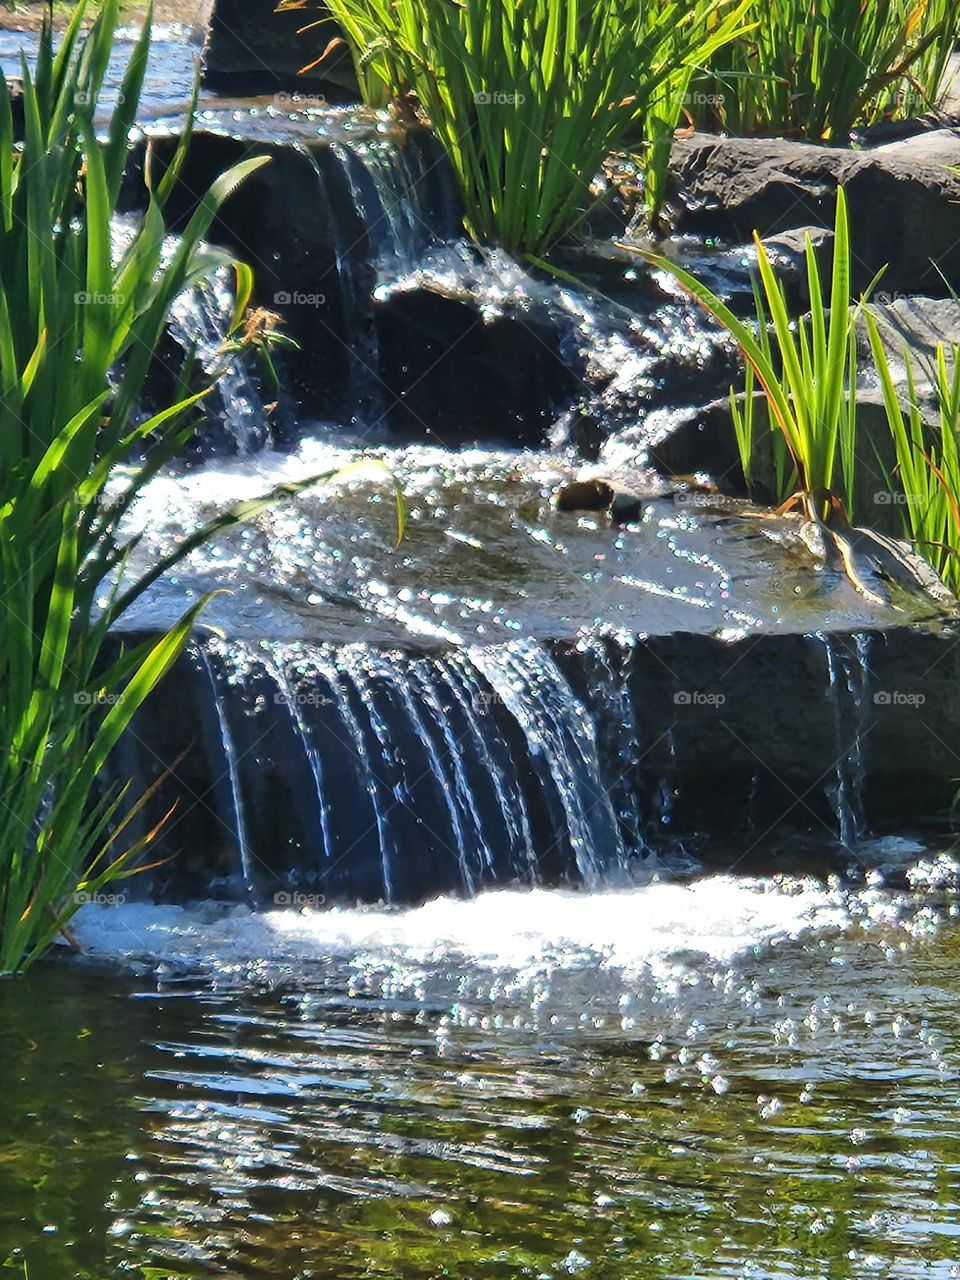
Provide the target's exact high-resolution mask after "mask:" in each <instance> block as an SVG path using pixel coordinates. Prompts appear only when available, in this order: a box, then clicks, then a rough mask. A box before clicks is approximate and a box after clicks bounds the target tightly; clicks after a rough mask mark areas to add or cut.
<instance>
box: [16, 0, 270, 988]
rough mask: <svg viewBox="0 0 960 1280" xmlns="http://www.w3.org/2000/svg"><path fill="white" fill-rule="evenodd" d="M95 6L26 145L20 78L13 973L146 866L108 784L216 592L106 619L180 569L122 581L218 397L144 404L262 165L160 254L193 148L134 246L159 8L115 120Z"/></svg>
mask: <svg viewBox="0 0 960 1280" xmlns="http://www.w3.org/2000/svg"><path fill="white" fill-rule="evenodd" d="M89 7H90V6H89V5H88V3H87V0H80V3H78V4H77V5H76V7H75V9H74V11H73V15H72V18H71V21H70V24H69V26H68V28H67V30H66V31H65V32H64V33H63V35H62V38H61V39H60V43H59V47H58V49H57V51H56V52H54V48H53V39H52V33H51V28H50V24H49V21H48V22H47V25H46V26H45V27H44V29H43V32H42V34H41V37H40V45H39V52H38V57H37V60H36V68H35V70H34V71H31V70H30V68H29V66H28V65H27V62H26V60H25V59H24V62H23V68H22V76H23V118H24V137H23V141H22V144H19V145H18V144H17V143H16V142H15V139H14V126H13V112H12V107H11V95H10V92H9V89H8V87H7V84H6V82H5V81H3V79H2V77H0V609H2V625H0V723H2V724H3V734H4V737H3V748H2V750H0V806H2V819H3V820H2V823H0V973H2V974H8V973H11V972H15V971H17V970H19V969H23V968H26V967H27V966H29V965H30V964H31V963H32V962H33V961H34V960H35V959H36V958H37V957H38V956H39V955H40V954H42V952H43V951H44V949H45V948H46V947H47V946H48V945H49V944H50V943H51V942H52V941H53V940H54V939H55V938H56V936H57V935H58V933H59V932H60V931H61V930H62V929H63V928H64V926H65V925H66V923H67V921H68V919H69V918H70V916H71V915H72V913H73V911H74V910H75V909H76V906H77V904H78V902H79V901H81V900H82V897H83V896H84V895H85V894H90V893H95V892H97V891H98V890H99V889H100V888H101V887H102V886H104V885H105V884H107V883H108V882H109V881H110V880H112V879H115V878H116V877H118V876H123V875H125V874H128V873H129V872H130V871H131V869H132V867H133V862H134V859H135V858H136V857H137V856H138V855H139V854H140V852H141V849H142V845H133V846H131V847H124V845H123V827H124V823H123V821H122V820H121V819H120V818H119V816H118V815H119V813H120V808H119V805H120V799H121V797H120V796H118V795H112V796H106V797H103V796H99V793H98V787H97V778H98V775H99V774H100V772H101V770H102V768H103V765H104V763H105V761H106V759H107V756H108V755H109V753H110V751H111V750H112V748H113V747H114V745H115V744H116V742H117V740H118V739H119V737H120V735H121V733H122V732H123V731H124V729H125V728H126V727H127V725H128V724H129V722H130V720H131V717H132V716H133V714H134V713H135V711H136V710H137V708H138V707H140V706H141V705H142V704H143V702H144V699H145V698H146V697H147V696H148V694H149V693H150V692H151V691H152V690H153V689H154V688H155V686H156V685H157V683H158V681H159V680H160V679H161V678H162V677H163V675H164V674H165V673H166V672H167V671H168V670H169V668H170V666H171V665H172V663H173V662H174V661H175V659H176V658H177V656H178V654H179V653H180V651H181V649H182V648H183V646H184V644H185V643H186V640H187V638H188V636H189V633H190V629H191V624H192V621H193V617H194V614H195V612H196V610H194V611H192V612H191V613H190V614H188V615H187V616H186V617H184V618H183V619H182V621H181V622H180V623H179V624H178V625H177V626H175V627H174V628H173V629H172V630H171V631H169V632H168V633H167V634H166V635H164V636H162V637H161V638H159V639H157V640H155V641H151V642H149V643H146V644H141V645H139V646H136V647H134V648H131V649H128V650H126V651H123V652H120V654H119V656H118V655H117V654H116V653H113V656H112V657H110V656H108V652H107V650H106V648H105V642H106V639H107V633H108V630H109V629H110V627H111V626H112V625H113V624H114V623H115V622H116V621H117V620H118V619H119V618H120V617H121V616H122V615H123V613H124V612H125V610H127V609H128V608H129V607H130V605H131V604H132V603H133V602H134V600H135V599H136V598H137V597H138V595H139V594H140V593H141V592H142V591H143V590H144V589H145V587H146V586H147V585H149V583H150V582H151V581H153V580H154V579H155V578H156V576H157V575H158V574H159V573H160V572H162V570H163V568H164V565H163V564H160V565H157V566H155V567H154V569H152V570H151V571H150V572H149V573H148V574H147V575H146V576H145V577H144V578H143V579H141V580H140V581H138V582H137V581H133V582H127V583H125V585H124V587H123V588H121V587H119V586H118V585H117V583H118V580H119V578H120V576H121V575H122V571H123V568H124V565H125V562H126V552H127V549H128V548H126V547H125V546H124V544H123V541H122V539H121V537H120V535H119V533H118V526H119V522H120V520H121V519H122V517H123V515H124V513H125V512H126V511H127V509H128V508H129V506H130V503H131V502H132V501H133V499H134V498H135V497H136V495H137V493H138V492H139V491H140V490H141V489H142V487H143V486H144V484H145V483H146V482H147V481H148V480H149V479H150V478H151V476H152V475H154V474H155V473H156V471H157V470H158V469H159V468H160V467H161V466H162V465H163V463H164V462H165V461H166V460H167V459H169V458H170V457H171V456H172V455H173V454H174V453H175V452H176V450H177V449H178V448H179V446H180V445H181V443H182V442H183V441H184V440H185V439H186V438H187V436H188V434H189V433H190V431H191V430H192V429H193V427H194V420H193V417H192V415H191V413H190V410H191V408H192V406H193V405H194V404H195V402H196V401H197V399H198V398H199V397H198V396H196V395H194V396H192V397H184V398H182V399H180V401H179V402H178V403H176V404H174V405H172V406H171V407H169V408H167V409H165V410H164V411H163V412H161V413H159V414H157V415H155V416H154V417H152V418H150V419H149V420H143V419H142V417H141V416H139V415H138V411H137V406H138V402H139V400H140V392H141V390H142V388H143V385H144V381H145V378H146V376H147V372H148V369H149V367H150V364H151V361H152V359H153V355H154V352H155V350H156V348H157V346H158V343H159V341H160V338H161V336H162V333H163V331H164V326H165V323H166V320H167V317H168V313H169V310H170V306H171V304H172V302H173V301H174V299H175V298H176V297H177V295H178V294H179V293H180V292H181V291H182V290H183V289H184V288H186V287H188V286H189V285H190V284H191V283H193V282H195V281H196V280H197V279H198V278H199V277H200V276H201V275H203V274H205V273H206V272H207V271H208V270H209V268H210V265H211V259H210V255H209V254H207V253H206V252H205V251H203V250H202V248H201V246H200V241H201V239H202V237H203V236H204V234H205V233H206V231H207V229H208V228H209V226H210V223H211V221H212V219H213V217H214V216H215V214H216V211H217V208H218V206H219V205H220V203H221V202H222V201H223V200H224V199H225V197H226V196H227V195H228V194H229V193H230V192H231V191H232V190H233V189H234V188H235V187H236V185H237V184H238V183H239V182H240V181H241V180H242V179H243V178H244V176H245V175H246V174H248V173H249V172H250V171H251V170H252V169H253V168H254V167H256V166H257V164H259V163H260V162H259V161H249V162H247V163H245V164H243V165H241V166H239V167H237V168H235V169H233V170H232V171H231V172H229V173H227V174H225V175H224V176H222V177H220V178H218V179H217V181H216V182H214V184H213V186H212V187H211V188H210V190H209V191H208V192H207V194H206V195H205V196H204V197H203V199H202V200H201V201H200V202H199V205H198V207H197V210H196V213H195V214H194V216H193V218H192V220H191V222H190V224H189V226H188V228H187V230H186V232H185V233H184V235H183V237H182V239H181V241H180V242H179V245H178V247H177V248H176V250H175V251H174V252H173V254H172V256H171V257H169V259H168V260H165V262H164V266H163V269H162V270H161V269H160V268H161V254H162V251H163V246H164V241H165V238H166V228H165V225H164V217H163V211H162V210H163V204H164V200H165V198H166V196H167V195H168V193H169V191H170V189H171V187H172V185H173V182H174V181H175V179H176V173H177V170H178V167H179V164H180V163H181V162H182V155H183V152H182V150H181V152H180V153H179V155H178V157H177V159H176V160H175V161H174V163H173V165H172V167H171V169H169V170H168V171H167V173H166V175H165V176H164V179H163V181H162V182H160V183H159V184H157V185H155V186H152V189H151V190H150V192H149V203H148V206H147V210H146V212H145V214H144V215H143V219H142V222H141V224H140V226H139V228H138V230H137V233H136V235H135V236H134V238H133V240H132V243H130V245H129V247H128V248H127V250H126V252H125V253H124V254H123V255H122V257H121V258H120V260H119V261H116V260H115V258H114V254H113V249H112V243H111V226H112V220H113V215H114V213H115V211H116V209H117V205H118V199H119V194H120V187H121V181H122V178H123V173H124V168H125V165H126V161H127V152H128V145H129V144H128V135H129V133H130V129H131V126H132V124H133V121H134V119H135V114H136V109H137V103H138V100H139V97H140V93H141V88H142V84H143V78H144V73H145V70H146V63H147V53H148V47H149V29H150V16H149V14H148V17H147V21H146V24H145V26H144V30H143V34H142V36H141V37H140V39H139V41H138V43H137V44H136V47H135V49H134V51H133V53H132V55H131V58H130V62H129V65H128V68H127V71H126V75H125V81H124V84H123V86H122V93H121V95H120V99H119V102H120V105H118V106H117V107H116V108H115V110H114V113H113V115H112V118H110V119H109V120H107V121H106V123H105V132H101V134H100V136H98V134H97V132H96V131H95V128H94V113H95V111H96V109H97V102H98V99H99V96H100V91H101V88H102V84H103V79H104V75H105V72H106V67H107V62H108V58H109V56H110V52H111V45H112V39H113V32H114V29H115V28H116V26H117V25H118V11H119V0H103V3H102V5H101V6H99V16H98V18H97V20H96V22H95V23H94V25H93V26H92V28H90V29H89V31H88V33H87V34H86V35H84V34H83V33H84V23H85V19H86V18H87V11H88V9H89ZM147 437H150V440H151V447H150V450H149V452H148V453H147V455H146V456H147V458H148V460H147V461H144V460H143V459H144V453H143V449H142V445H143V444H144V442H145V441H146V439H147ZM121 464H123V468H124V470H123V475H124V476H125V479H124V480H123V482H122V485H121V487H120V488H119V489H117V488H116V487H115V486H116V472H117V468H118V467H119V466H120V465H121ZM111 477H114V485H112V486H111V487H110V488H109V489H108V482H109V481H110V480H111ZM198 536H199V535H197V536H195V537H193V538H190V539H188V540H187V543H186V544H185V548H186V549H189V547H192V546H194V545H196V541H197V537H198ZM183 549H184V548H181V551H182V550H183ZM175 554H176V555H179V554H180V552H178V553H175Z"/></svg>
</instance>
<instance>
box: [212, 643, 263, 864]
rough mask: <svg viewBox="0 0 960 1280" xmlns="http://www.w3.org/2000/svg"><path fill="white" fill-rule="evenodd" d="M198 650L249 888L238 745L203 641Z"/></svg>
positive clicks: (248, 862)
mask: <svg viewBox="0 0 960 1280" xmlns="http://www.w3.org/2000/svg"><path fill="white" fill-rule="evenodd" d="M199 653H200V662H201V665H202V666H203V669H204V671H205V672H206V673H207V678H208V679H209V681H210V689H211V692H212V694H213V706H214V710H215V711H216V715H217V725H218V727H219V729H220V742H221V744H222V746H223V758H224V761H225V763H226V766H227V779H228V782H229V784H230V799H231V803H232V806H233V812H232V814H231V825H232V827H233V831H234V834H235V836H236V840H237V848H238V850H239V852H240V868H241V871H242V872H243V882H244V885H245V886H246V887H247V888H248V889H249V887H250V886H251V885H252V884H253V880H252V878H251V874H250V873H251V858H250V845H249V840H248V837H247V823H246V819H245V817H244V810H243V793H242V791H241V788H240V771H239V768H238V760H237V748H236V744H235V742H234V740H233V734H232V733H231V732H230V725H229V723H228V721H227V713H226V708H225V707H224V703H223V699H222V698H221V696H220V689H219V686H218V684H217V677H216V673H215V672H214V669H213V664H212V663H211V661H210V655H209V653H208V652H207V650H206V649H205V648H204V647H203V646H202V645H201V646H199Z"/></svg>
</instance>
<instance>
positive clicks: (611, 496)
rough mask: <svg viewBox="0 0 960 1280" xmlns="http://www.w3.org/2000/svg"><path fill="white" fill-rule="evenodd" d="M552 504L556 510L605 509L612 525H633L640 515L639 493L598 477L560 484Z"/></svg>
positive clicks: (641, 513)
mask: <svg viewBox="0 0 960 1280" xmlns="http://www.w3.org/2000/svg"><path fill="white" fill-rule="evenodd" d="M556 504H557V510H558V511H606V512H608V513H609V516H610V519H611V520H612V521H613V523H614V524H634V523H635V522H636V521H638V520H640V519H641V518H642V516H643V500H642V499H641V498H640V496H639V494H636V493H633V492H632V491H631V490H629V489H623V488H620V487H619V486H617V485H614V484H611V483H610V481H609V480H603V479H601V478H600V477H599V476H596V477H593V478H592V479H589V480H571V481H569V482H568V483H567V484H564V485H561V487H560V489H559V490H558V491H557V497H556Z"/></svg>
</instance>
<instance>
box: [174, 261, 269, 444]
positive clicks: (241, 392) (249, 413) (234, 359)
mask: <svg viewBox="0 0 960 1280" xmlns="http://www.w3.org/2000/svg"><path fill="white" fill-rule="evenodd" d="M234 305H235V294H234V288H233V273H232V272H231V271H230V269H229V268H228V267H217V268H215V269H214V271H213V272H211V274H210V275H208V276H207V277H206V278H205V279H203V280H201V281H199V282H198V283H197V284H195V285H194V286H193V288H191V289H188V290H187V291H186V292H185V293H182V294H181V295H180V297H179V298H178V299H177V300H176V302H175V303H174V306H173V310H172V313H171V324H170V332H171V334H172V335H173V337H174V338H175V339H176V341H177V342H178V343H179V344H180V346H181V347H182V348H183V350H184V352H185V353H190V354H192V355H193V356H194V357H195V359H196V360H197V361H198V362H199V364H200V366H201V367H202V368H203V370H204V372H205V373H206V374H207V375H208V376H211V377H214V378H215V379H216V397H217V399H218V401H219V403H220V406H221V408H220V413H219V414H218V415H217V424H218V426H219V427H220V428H221V429H222V431H223V432H224V434H225V435H226V437H227V440H228V442H229V444H230V445H231V446H232V447H233V448H234V449H235V450H236V452H237V453H239V454H241V455H249V454H252V453H257V452H259V451H260V450H262V449H268V448H270V446H271V434H270V427H269V419H268V415H267V411H266V407H265V405H264V400H263V397H262V395H261V394H260V387H259V384H258V382H257V380H256V377H255V376H254V374H253V372H252V370H251V367H250V359H249V357H248V356H245V355H244V354H242V353H238V352H231V351H228V350H227V349H226V347H227V333H228V330H229V328H230V322H231V318H232V315H233V310H234Z"/></svg>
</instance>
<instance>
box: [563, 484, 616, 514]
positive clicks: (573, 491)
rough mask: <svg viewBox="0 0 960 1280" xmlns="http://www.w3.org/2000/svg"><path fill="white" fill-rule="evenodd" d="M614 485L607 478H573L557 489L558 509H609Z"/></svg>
mask: <svg viewBox="0 0 960 1280" xmlns="http://www.w3.org/2000/svg"><path fill="white" fill-rule="evenodd" d="M613 496H614V489H613V485H612V484H609V483H608V482H607V481H606V480H600V479H595V480H571V481H569V482H568V483H567V484H564V485H561V486H560V488H559V489H558V491H557V498H556V502H557V510H558V511H609V509H610V504H611V502H612V501H613Z"/></svg>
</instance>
